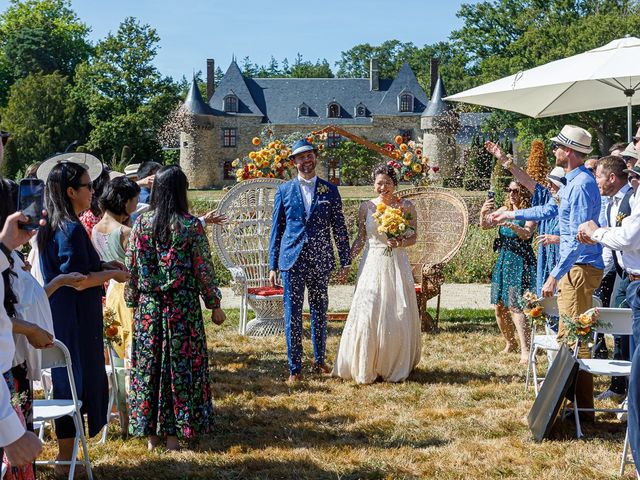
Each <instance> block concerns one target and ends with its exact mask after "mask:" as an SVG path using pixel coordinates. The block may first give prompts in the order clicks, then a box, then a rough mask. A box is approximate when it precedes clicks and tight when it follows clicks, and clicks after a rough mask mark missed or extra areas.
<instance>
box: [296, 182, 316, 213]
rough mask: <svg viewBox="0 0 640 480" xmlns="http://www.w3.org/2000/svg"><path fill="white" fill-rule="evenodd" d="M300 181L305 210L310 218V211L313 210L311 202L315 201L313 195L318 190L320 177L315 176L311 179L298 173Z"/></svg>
mask: <svg viewBox="0 0 640 480" xmlns="http://www.w3.org/2000/svg"><path fill="white" fill-rule="evenodd" d="M298 181H299V182H300V192H301V193H302V201H303V202H304V211H305V212H306V214H307V218H309V211H310V210H311V204H312V203H313V195H314V193H315V191H316V182H317V181H318V177H317V176H316V177H313V178H311V179H309V180H305V179H304V178H302V177H301V176H300V175H298Z"/></svg>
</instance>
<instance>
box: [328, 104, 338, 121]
mask: <svg viewBox="0 0 640 480" xmlns="http://www.w3.org/2000/svg"><path fill="white" fill-rule="evenodd" d="M327 117H329V118H340V105H338V104H337V103H336V102H332V103H330V104H329V106H327Z"/></svg>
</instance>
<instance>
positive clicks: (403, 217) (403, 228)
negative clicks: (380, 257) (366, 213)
mask: <svg viewBox="0 0 640 480" xmlns="http://www.w3.org/2000/svg"><path fill="white" fill-rule="evenodd" d="M373 218H374V220H375V221H376V223H377V224H378V233H384V234H385V235H386V236H387V238H394V239H403V238H406V237H408V236H410V235H413V233H414V229H413V227H411V224H410V222H411V220H412V218H411V214H410V213H409V212H403V211H402V209H400V208H393V207H390V206H388V205H386V204H384V203H379V204H378V206H377V207H376V212H375V213H374V214H373ZM384 254H385V255H386V256H388V257H390V256H391V254H392V249H391V247H387V248H386V249H385V251H384Z"/></svg>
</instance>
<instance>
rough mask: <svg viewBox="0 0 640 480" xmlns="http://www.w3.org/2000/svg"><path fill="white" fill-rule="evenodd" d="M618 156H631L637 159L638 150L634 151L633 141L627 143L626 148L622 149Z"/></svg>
mask: <svg viewBox="0 0 640 480" xmlns="http://www.w3.org/2000/svg"><path fill="white" fill-rule="evenodd" d="M620 156H622V157H631V158H635V159H636V160H638V152H637V151H636V147H635V145H634V144H633V142H631V143H630V144H629V145H627V148H625V149H624V151H623V152H622V153H621V154H620Z"/></svg>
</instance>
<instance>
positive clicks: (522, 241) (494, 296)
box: [480, 181, 536, 364]
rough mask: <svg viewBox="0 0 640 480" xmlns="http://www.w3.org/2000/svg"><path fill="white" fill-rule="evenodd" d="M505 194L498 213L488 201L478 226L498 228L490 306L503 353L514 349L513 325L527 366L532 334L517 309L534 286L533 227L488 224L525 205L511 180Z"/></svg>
mask: <svg viewBox="0 0 640 480" xmlns="http://www.w3.org/2000/svg"><path fill="white" fill-rule="evenodd" d="M507 191H508V196H507V198H506V200H505V205H504V206H503V207H500V208H499V209H498V210H495V200H494V198H493V197H489V198H488V199H487V201H486V202H485V203H484V205H483V206H482V209H481V210H480V226H481V227H482V228H483V229H488V228H493V227H499V230H498V235H499V236H498V238H496V241H495V243H494V250H495V251H497V252H498V260H497V262H496V265H495V267H494V269H493V274H492V275H491V303H492V304H494V305H495V308H496V321H497V322H498V327H499V328H500V332H501V333H502V335H503V337H504V338H505V340H506V342H507V344H506V346H505V348H504V350H503V352H504V353H508V352H512V351H514V350H515V349H516V347H517V341H516V339H515V335H514V331H513V326H514V324H515V329H516V331H517V332H518V338H519V340H520V363H521V364H526V363H527V361H528V358H529V347H530V343H531V332H530V328H529V327H528V325H527V323H526V319H525V316H524V314H523V313H522V309H521V308H520V299H521V298H522V294H523V293H524V292H525V291H527V290H534V289H535V287H536V259H535V256H534V255H533V249H532V248H531V237H532V236H533V233H534V232H535V229H536V224H535V222H524V221H519V220H513V221H510V222H504V223H494V222H492V221H491V216H490V213H496V212H502V211H504V210H515V209H518V208H525V207H526V206H528V199H527V196H526V194H525V191H524V189H523V188H522V186H521V185H520V184H519V183H517V182H515V181H512V182H511V183H510V184H509V188H508V190H507ZM489 193H490V194H491V193H493V192H489ZM494 210H495V211H494ZM509 314H511V318H509Z"/></svg>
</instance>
